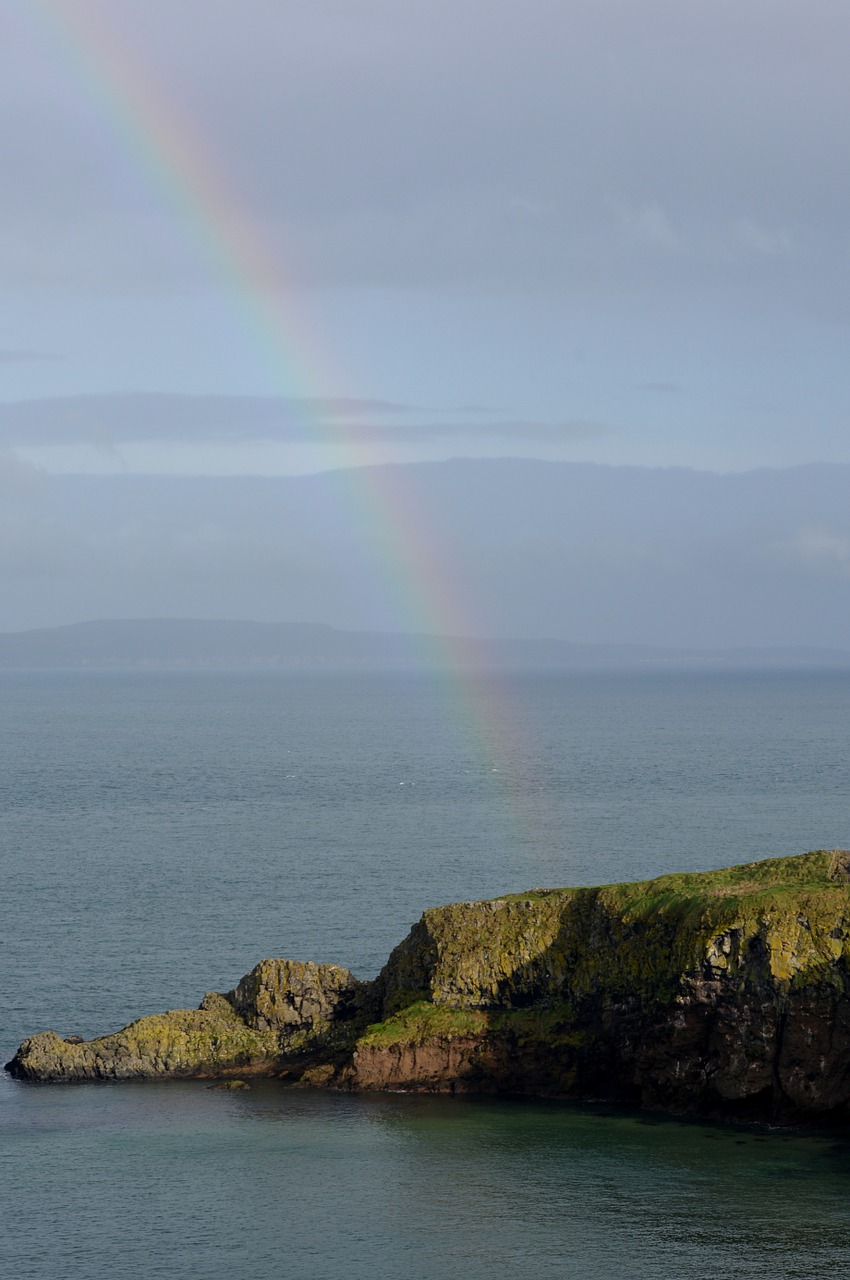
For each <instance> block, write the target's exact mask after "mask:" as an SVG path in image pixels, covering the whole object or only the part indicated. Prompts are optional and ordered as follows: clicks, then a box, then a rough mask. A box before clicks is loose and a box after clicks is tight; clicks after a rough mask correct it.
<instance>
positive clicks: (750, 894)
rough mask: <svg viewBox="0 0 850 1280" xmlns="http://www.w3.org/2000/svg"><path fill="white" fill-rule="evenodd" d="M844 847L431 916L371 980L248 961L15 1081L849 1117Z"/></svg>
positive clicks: (46, 1045) (51, 1051)
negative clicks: (269, 1088) (275, 1085)
mask: <svg viewBox="0 0 850 1280" xmlns="http://www.w3.org/2000/svg"><path fill="white" fill-rule="evenodd" d="M848 877H850V855H846V854H843V853H838V852H836V851H825V852H818V853H812V854H806V855H803V856H802V857H800V858H790V859H781V860H777V861H775V862H766V863H752V864H749V865H748V866H745V867H738V868H727V869H726V870H724V871H720V872H710V873H704V874H701V875H700V874H697V875H689V876H665V877H661V878H659V879H658V880H655V881H647V882H645V883H642V884H634V885H611V886H604V887H602V888H595V889H578V890H535V891H532V892H531V893H529V894H528V895H518V896H513V897H509V898H504V899H497V900H495V901H493V902H478V903H475V902H471V903H456V904H454V905H451V906H448V907H441V908H435V909H432V910H429V911H426V912H425V914H424V916H423V917H422V920H421V921H420V922H419V923H418V924H417V925H416V926H415V927H414V929H413V930H412V931H411V933H410V935H409V936H408V938H406V939H405V940H404V941H403V942H402V943H401V944H400V945H399V946H398V947H397V948H396V949H395V951H394V952H393V953H392V955H391V956H390V959H389V960H388V963H387V965H386V967H385V968H384V970H383V971H382V973H381V974H380V975H379V977H378V978H377V979H376V980H375V981H374V982H369V983H362V982H358V981H356V980H355V979H354V978H353V977H352V975H351V974H350V973H348V972H347V971H346V970H344V969H339V968H337V967H336V966H332V965H313V964H303V963H295V962H292V961H287V960H267V961H263V962H261V964H259V965H258V966H257V967H256V968H255V969H254V970H252V972H251V973H250V974H248V975H247V976H246V977H245V978H244V979H243V980H242V981H241V982H240V983H239V985H238V986H237V988H236V989H235V990H234V991H233V992H231V993H230V994H229V995H228V996H227V997H226V998H225V997H224V996H221V995H216V994H212V995H209V996H207V997H205V999H204V1001H203V1002H202V1006H201V1009H200V1010H196V1011H176V1012H173V1013H170V1014H163V1015H155V1016H154V1017H151V1018H143V1019H140V1020H139V1021H138V1022H136V1023H132V1024H131V1025H130V1026H129V1027H127V1028H125V1029H124V1031H122V1032H118V1033H116V1034H115V1035H114V1036H111V1037H105V1038H103V1039H101V1040H97V1041H91V1042H86V1043H76V1042H74V1038H71V1039H69V1040H66V1041H63V1040H61V1039H60V1038H59V1037H58V1036H55V1035H53V1034H52V1033H45V1034H43V1035H41V1036H36V1037H32V1038H30V1039H29V1040H27V1041H25V1042H24V1044H23V1045H22V1046H21V1049H20V1050H19V1051H18V1054H17V1055H16V1056H15V1058H14V1059H13V1061H12V1063H10V1064H9V1069H10V1070H11V1071H12V1073H13V1074H15V1075H17V1076H18V1077H20V1078H23V1079H33V1080H38V1079H51V1080H61V1079H100V1078H108V1079H119V1078H128V1077H129V1076H132V1077H133V1078H139V1077H147V1078H152V1077H167V1076H178V1075H179V1076H184V1077H185V1076H187V1075H193V1074H194V1075H204V1076H210V1075H215V1074H218V1075H221V1076H226V1075H228V1074H230V1075H233V1074H235V1073H236V1072H237V1071H238V1072H239V1074H242V1073H246V1072H247V1073H250V1072H252V1071H254V1070H256V1071H262V1072H263V1073H269V1074H274V1075H277V1076H279V1077H281V1078H285V1079H286V1080H287V1081H289V1082H291V1083H299V1082H300V1083H302V1084H304V1085H311V1086H315V1087H331V1088H346V1089H366V1090H374V1089H391V1090H420V1091H429V1092H458V1091H463V1092H472V1091H478V1092H502V1093H511V1094H534V1095H538V1096H554V1097H564V1098H574V1099H597V1100H601V1099H606V1100H611V1101H614V1102H618V1103H622V1104H626V1105H631V1106H643V1107H650V1108H655V1109H661V1110H666V1111H670V1112H677V1113H684V1114H698V1115H706V1116H716V1117H727V1118H748V1119H754V1120H761V1121H779V1122H798V1121H799V1122H806V1123H808V1122H828V1123H845V1122H848V1123H850V880H848Z"/></svg>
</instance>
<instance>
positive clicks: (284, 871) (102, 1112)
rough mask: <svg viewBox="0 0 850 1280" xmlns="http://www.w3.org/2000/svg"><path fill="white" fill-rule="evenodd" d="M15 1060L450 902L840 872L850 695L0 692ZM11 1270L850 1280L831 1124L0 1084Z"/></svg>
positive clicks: (112, 1274)
mask: <svg viewBox="0 0 850 1280" xmlns="http://www.w3.org/2000/svg"><path fill="white" fill-rule="evenodd" d="M0 708H2V711H1V712H0V824H2V839H1V840H0V859H2V862H1V863H0V873H1V874H2V878H1V879H0V947H2V952H0V955H2V961H0V963H1V964H2V975H3V981H2V984H0V1053H2V1055H3V1057H2V1061H6V1060H7V1059H8V1058H10V1057H11V1056H12V1054H13V1052H14V1050H15V1048H16V1047H17V1045H18V1043H19V1041H20V1040H21V1039H23V1038H24V1037H25V1036H26V1035H28V1034H31V1033H33V1032H36V1031H41V1030H45V1029H48V1028H52V1029H54V1030H56V1031H58V1032H60V1034H62V1035H69V1034H72V1033H77V1034H81V1035H83V1036H86V1037H90V1036H93V1035H98V1034H102V1033H105V1032H108V1031H112V1030H115V1029H117V1028H118V1027H120V1026H123V1025H124V1024H125V1023H127V1022H128V1021H130V1020H131V1019H132V1018H135V1017H138V1016H140V1015H142V1014H147V1013H152V1012H155V1011H158V1010H162V1009H167V1008H180V1007H193V1006H196V1005H197V1004H198V1002H199V1000H200V999H201V997H202V996H203V995H204V993H205V992H206V991H209V990H226V989H228V988H230V987H232V986H233V985H234V984H235V982H236V981H237V980H238V979H239V978H240V977H241V976H242V975H243V974H244V973H246V972H247V971H248V970H249V969H250V968H251V967H252V966H253V965H254V964H255V963H256V962H257V961H258V960H259V959H260V958H262V957H265V956H288V957H290V958H295V959H312V960H317V961H333V962H335V963H338V964H343V965H346V966H347V967H349V968H350V969H352V970H353V971H354V973H355V974H357V975H358V976H359V977H364V978H365V977H370V976H373V975H374V974H375V973H377V971H378V970H379V968H380V967H381V965H382V963H383V962H384V960H385V959H386V957H387V955H388V953H389V951H390V950H391V948H392V947H393V946H394V945H395V944H396V943H397V942H398V941H400V939H401V938H402V937H403V936H404V935H405V933H406V932H407V931H408V929H409V928H410V926H411V925H412V924H413V923H414V922H415V921H416V919H417V918H418V917H419V915H420V914H421V912H422V911H423V910H424V909H425V908H426V907H428V906H432V905H437V904H440V903H444V902H450V901H456V900H470V899H477V898H482V897H492V896H496V895H499V894H502V893H505V892H514V891H522V890H524V889H529V888H537V887H547V886H560V885H579V884H594V883H604V882H610V881H618V880H636V879H643V878H645V877H649V876H654V875H659V874H661V873H663V872H667V871H682V870H691V869H693V870H697V869H706V868H712V867H721V866H726V865H729V864H731V863H736V862H743V861H749V860H753V859H757V858H766V857H776V856H782V855H786V854H795V853H800V852H803V851H805V850H807V849H813V848H833V847H850V804H848V794H849V793H850V787H849V786H848V784H849V783H850V673H848V672H847V671H844V672H841V671H835V672H830V671H796V672H795V671H773V670H771V671H726V670H704V671H694V670H691V671H688V670H683V669H679V668H676V667H672V668H663V669H655V668H653V669H646V670H638V671H584V672H580V671H572V672H539V671H538V672H511V673H501V674H500V673H496V672H491V673H489V674H486V675H479V676H475V677H473V676H469V675H466V676H453V675H450V674H447V673H445V672H443V673H440V672H436V671H435V672H424V673H423V672H420V673H410V672H389V673H378V672H362V671H361V672H357V671H337V672H315V671H311V672H304V671H290V672H268V671H258V672H221V671H198V672H194V671H193V672H187V671H183V672H175V671H147V670H146V671H132V672H127V671H109V672H87V671H83V672H3V673H0ZM0 1274H2V1275H4V1276H14V1277H15V1278H16V1280H48V1277H49V1278H50V1280H101V1278H103V1280H105V1278H107V1277H109V1280H116V1278H118V1280H121V1278H122V1277H124V1276H127V1277H131V1276H132V1277H140V1278H142V1280H154V1278H159V1277H162V1278H163V1280H165V1278H167V1280H218V1278H219V1277H221V1278H222V1280H224V1278H227V1280H243V1278H244V1280H278V1278H279V1277H293V1278H297V1280H336V1278H337V1277H339V1278H340V1280H399V1278H402V1280H485V1278H486V1280H507V1277H524V1278H527V1280H556V1278H561V1277H563V1278H565V1280H566V1278H570V1280H573V1278H575V1280H708V1278H709V1277H710V1278H711V1280H723V1278H725V1277H730V1278H731V1277H735V1280H744V1278H749V1277H753V1278H755V1277H759V1278H764V1280H777V1278H778V1277H780V1278H784V1277H789V1278H790V1277H818V1280H822V1277H823V1276H824V1275H833V1276H839V1275H850V1145H848V1142H847V1141H845V1139H844V1138H843V1137H842V1136H841V1135H836V1134H834V1133H826V1132H806V1131H798V1130H790V1129H773V1130H771V1129H760V1128H756V1127H735V1126H724V1125H718V1124H706V1123H700V1122H694V1121H688V1122H686V1121H681V1120H675V1119H669V1118H665V1117H662V1116H658V1115H654V1114H641V1113H636V1112H624V1111H619V1110H615V1109H611V1108H608V1107H605V1106H602V1105H587V1106H577V1105H568V1104H565V1103H553V1102H533V1101H528V1100H516V1099H510V1098H493V1097H481V1098H474V1097H422V1096H416V1095H405V1094H386V1095H372V1096H351V1095H345V1094H333V1093H323V1092H319V1091H315V1092H314V1091H302V1090H293V1089H288V1088H286V1087H285V1086H283V1085H281V1084H277V1083H274V1082H263V1083H255V1084H254V1085H253V1086H252V1088H251V1089H250V1091H244V1092H235V1093H233V1092H221V1091H216V1090H214V1089H210V1088H209V1086H208V1082H207V1083H204V1082H186V1083H174V1082H171V1083H169V1082H161V1083H155V1084H120V1085H73V1086H71V1085H27V1084H22V1083H18V1082H14V1081H12V1080H10V1079H9V1078H8V1077H7V1076H6V1075H5V1074H4V1073H3V1074H2V1078H0Z"/></svg>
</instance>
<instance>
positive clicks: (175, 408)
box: [0, 394, 612, 450]
mask: <svg viewBox="0 0 850 1280" xmlns="http://www.w3.org/2000/svg"><path fill="white" fill-rule="evenodd" d="M412 412H413V410H412V409H410V408H409V407H407V406H404V405H397V404H393V403H391V402H389V401H384V400H368V399H363V400H358V399H351V398H329V399H305V398H303V397H302V398H289V399H287V398H275V397H262V396H176V395H151V394H147V395H142V394H138V395H125V396H70V397H62V398H59V397H57V398H55V399H47V400H28V401H19V402H16V403H6V404H0V439H3V440H5V442H6V443H7V444H18V445H22V444H26V445H30V446H33V445H50V444H80V443H83V444H91V445H93V446H94V447H95V448H99V449H106V450H114V449H115V447H116V446H117V445H120V444H123V443H128V442H130V441H134V442H138V441H143V440H151V441H166V440H167V441H177V440H181V441H196V442H202V441H204V442H205V441H217V442H228V441H230V442H233V443H244V442H246V441H250V440H277V441H290V442H298V443H304V442H308V443H315V442H316V439H317V431H319V432H320V433H323V436H322V437H321V438H324V439H327V440H334V439H339V440H345V441H357V440H361V441H383V442H386V443H408V444H412V443H418V444H421V443H422V442H424V441H428V440H436V439H448V438H456V439H470V440H479V441H480V440H487V439H493V440H503V439H528V440H537V441H550V442H556V441H559V440H560V441H567V440H586V439H596V438H599V437H601V436H604V435H610V434H611V431H612V429H611V428H610V427H607V426H605V425H604V424H602V423H598V422H586V421H572V422H570V421H566V422H560V423H547V422H534V421H527V420H503V419H498V418H494V419H491V420H487V421H481V420H480V419H478V418H477V416H476V417H474V418H473V419H470V418H467V417H460V418H455V419H454V420H450V421H439V420H435V421H431V422H424V423H423V422H420V421H415V420H414V421H411V420H409V415H410V414H411V413H412ZM467 412H472V411H469V410H468V411H467ZM357 415H364V416H363V417H362V418H358V417H357ZM366 415H374V417H375V418H377V419H379V420H378V421H375V420H369V418H368V417H367V416H366ZM405 415H408V420H407V421H405ZM385 418H390V419H395V420H392V421H390V422H386V421H380V419H385ZM399 419H400V420H399Z"/></svg>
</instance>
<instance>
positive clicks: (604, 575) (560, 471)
mask: <svg viewBox="0 0 850 1280" xmlns="http://www.w3.org/2000/svg"><path fill="white" fill-rule="evenodd" d="M0 478H2V477H0ZM5 479H6V482H7V490H6V491H5V492H4V493H0V626H2V629H3V630H4V631H12V630H23V629H24V628H30V627H44V626H53V625H55V624H59V623H62V622H64V621H66V620H71V619H84V618H170V619H174V618H260V619H264V620H266V621H269V620H272V619H278V618H309V619H314V620H315V621H316V622H322V623H327V624H329V626H330V627H336V628H339V629H340V631H342V632H343V633H347V634H348V635H349V636H356V637H357V638H356V639H355V638H352V639H348V640H345V641H344V642H343V641H342V640H340V638H339V636H338V635H335V634H334V633H332V632H330V630H327V631H324V632H322V631H318V630H314V631H313V632H312V633H309V632H307V631H305V630H303V629H300V630H299V629H297V628H296V629H293V630H292V631H290V632H287V633H286V634H284V633H283V632H279V633H277V636H276V640H275V643H276V644H279V645H282V646H283V649H282V650H281V652H282V653H283V654H285V655H288V658H292V657H294V650H293V648H292V646H293V645H295V646H296V648H298V646H299V645H300V646H301V652H305V653H306V656H307V657H308V658H309V657H310V656H311V652H312V651H313V646H316V649H315V653H319V654H328V656H330V657H336V656H338V655H339V652H340V651H339V647H338V645H340V644H342V645H343V647H344V651H345V653H346V655H351V656H352V658H353V656H356V655H362V654H363V646H364V645H365V646H366V647H367V648H368V649H369V651H370V652H373V651H374V649H375V647H376V646H377V647H378V648H379V649H381V650H382V652H386V646H389V649H390V650H391V651H392V650H393V645H395V644H398V643H401V644H402V647H403V648H404V646H405V645H406V644H407V643H408V642H399V641H398V640H391V639H387V636H393V635H396V634H397V633H399V632H416V631H434V632H440V633H444V634H451V633H454V634H464V633H470V634H475V635H486V636H513V637H517V638H521V639H523V640H528V641H535V638H536V637H540V636H547V637H551V638H552V639H553V640H557V641H559V642H561V645H562V648H560V649H559V650H558V660H559V661H560V660H561V657H562V655H563V653H564V652H565V649H564V648H563V646H567V648H569V647H570V646H571V645H572V643H573V642H575V641H580V642H581V643H583V644H585V643H587V644H599V643H604V644H606V645H614V646H615V650H614V651H611V652H612V656H613V655H614V654H616V646H618V645H620V644H622V643H627V644H631V645H648V646H653V647H654V648H657V649H672V650H676V651H682V650H686V651H688V652H691V651H693V650H694V649H696V650H699V651H702V650H720V649H730V648H732V647H736V646H746V647H747V648H748V649H759V650H761V649H774V648H776V649H783V650H786V649H789V648H794V649H797V648H799V647H803V648H804V649H806V650H808V649H810V648H815V649H820V648H824V649H850V608H849V607H848V605H850V599H848V592H850V466H837V465H836V466H828V467H827V466H809V467H795V468H788V469H787V470H783V471H769V470H762V471H751V472H747V473H742V474H734V475H716V474H712V473H708V472H697V471H687V470H682V469H675V468H667V469H663V468H662V469H649V468H640V467H604V466H597V465H593V464H590V463H547V462H540V461H527V460H526V461H523V460H521V459H486V458H485V459H477V460H475V459H467V460H455V461H451V462H435V463H417V464H409V465H397V466H390V465H386V466H380V467H364V468H360V469H357V468H352V469H350V470H348V471H338V472H326V473H322V474H320V475H312V476H290V477H281V476H277V477H274V476H272V477H258V476H234V477H179V476H171V477H163V476H134V475H123V476H120V475H108V476H74V475H67V476H66V475H61V476H42V477H41V478H38V477H29V481H30V482H31V483H30V487H29V488H27V486H26V485H25V484H24V483H23V480H22V482H21V486H20V488H19V491H17V490H16V491H14V492H13V491H11V489H10V487H9V486H10V485H11V481H10V480H9V479H8V477H6V478H5ZM0 487H2V486H0ZM364 633H369V634H370V635H371V636H372V637H373V639H372V640H365V639H363V635H364ZM246 634H247V633H244V632H243V633H241V638H240V639H239V641H238V643H237V637H236V633H235V632H234V634H233V637H232V642H229V643H232V644H235V645H236V650H235V652H236V653H238V654H239V661H240V662H241V661H243V660H244V655H245V652H246V649H245V646H246V645H248V650H249V651H250V644H248V640H247V639H246ZM271 634H272V633H271V632H264V633H261V632H259V631H255V632H253V633H251V636H250V642H251V644H256V643H259V644H260V649H259V650H258V652H259V653H261V654H263V655H266V654H267V653H268V647H267V646H268V644H269V642H270V637H271ZM379 634H380V635H382V636H383V637H384V638H383V639H382V640H378V639H377V638H375V637H377V636H378V635H379ZM223 635H224V633H222V637H223ZM186 642H187V643H189V648H188V650H187V651H186V652H188V653H189V655H190V656H191V657H192V660H193V661H195V660H198V655H199V653H200V652H201V650H196V648H195V645H194V643H192V642H189V640H188V633H187V641H186ZM44 643H46V644H47V643H52V642H47V641H45V642H44ZM69 643H71V641H70V640H69ZM146 643H153V638H152V637H150V639H149V640H146ZM163 643H164V639H163ZM169 643H171V641H169ZM182 643H184V642H183V641H181V644H182ZM198 643H200V641H199V642H198ZM206 643H207V641H206V640H205V641H204V642H203V644H204V645H206ZM221 643H222V640H218V641H217V645H220V644H221ZM33 644H34V647H35V648H36V649H38V648H40V642H38V643H36V642H35V641H34V642H33ZM414 647H415V646H414ZM533 648H534V652H535V653H538V654H539V653H541V652H543V650H541V648H540V645H539V643H536V647H535V646H533ZM204 651H205V650H204ZM117 652H123V651H122V650H118V651H117ZM154 652H159V651H158V650H154ZM168 652H169V653H170V650H169V651H168ZM218 652H219V650H218V649H217V650H216V653H218ZM221 652H223V653H225V654H227V653H229V652H230V650H229V649H228V648H225V649H224V650H223V651H221ZM272 652H277V650H276V649H274V648H273V649H272ZM512 652H513V651H512ZM598 652H599V651H595V653H596V654H597V655H598ZM163 656H165V655H163ZM214 656H215V655H214ZM479 656H480V653H479ZM169 660H176V658H175V655H173V654H171V658H170V659H169Z"/></svg>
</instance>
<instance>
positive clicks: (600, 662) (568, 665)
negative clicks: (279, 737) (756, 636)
mask: <svg viewBox="0 0 850 1280" xmlns="http://www.w3.org/2000/svg"><path fill="white" fill-rule="evenodd" d="M336 668H338V669H362V670H388V669H389V670H394V669H395V670H419V669H433V668H457V669H472V670H475V669H480V670H499V669H513V670H523V669H526V670H593V669H601V670H659V671H661V670H668V669H677V668H683V669H684V668H686V669H703V670H727V671H728V670H736V669H758V670H779V669H797V670H798V669H815V670H828V669H850V651H847V650H842V649H829V648H820V647H818V646H814V645H812V646H797V647H783V648H775V649H773V648H730V649H698V648H690V649H684V648H669V649H667V648H662V647H659V646H652V645H640V644H576V643H570V642H568V641H565V640H555V639H540V640H536V639H504V638H485V639H473V638H464V637H451V636H431V635H414V634H403V633H393V632H370V631H344V630H340V629H337V628H336V627H331V626H328V625H325V624H322V623H275V622H248V621H239V620H227V619H199V618H144V619H102V620H96V621H91V622H77V623H71V624H69V625H66V626H57V627H44V628H38V629H34V630H28V631H14V632H5V633H2V634H0V670H48V669H53V670H110V669H125V670H126V669H137V670H144V669H155V670H163V669H165V670H246V671H251V670H302V669H303V670H316V671H321V670H329V669H336Z"/></svg>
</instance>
